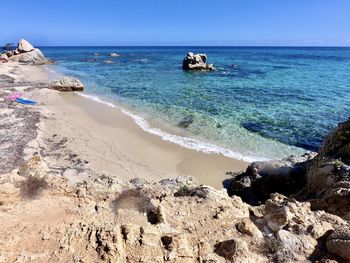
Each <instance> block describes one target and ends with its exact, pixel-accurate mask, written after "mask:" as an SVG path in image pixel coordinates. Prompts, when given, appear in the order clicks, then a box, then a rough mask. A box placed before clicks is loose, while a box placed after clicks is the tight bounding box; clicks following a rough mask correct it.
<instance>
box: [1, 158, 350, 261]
mask: <svg viewBox="0 0 350 263" xmlns="http://www.w3.org/2000/svg"><path fill="white" fill-rule="evenodd" d="M41 162H42V161H41V158H40V156H34V157H33V158H32V159H31V160H29V161H28V162H26V163H24V164H22V165H21V167H20V169H19V171H20V172H19V174H17V173H12V174H6V175H3V176H2V177H0V200H1V206H0V210H1V213H0V219H1V222H3V223H2V227H1V228H0V237H1V238H0V243H1V244H2V246H0V254H1V256H2V258H1V259H2V260H3V262H14V261H15V260H18V259H21V260H22V261H25V260H27V261H28V260H31V262H252V263H253V262H254V263H256V262H311V261H312V262H316V261H319V262H321V260H326V259H333V260H334V259H335V260H341V258H340V257H338V256H343V257H344V255H343V254H341V253H339V252H338V251H336V250H333V249H332V248H331V249H330V250H331V251H332V252H333V253H334V254H331V253H329V252H328V251H327V250H326V249H325V247H326V240H327V237H328V236H329V233H330V232H331V231H333V229H343V228H344V227H349V225H348V223H347V222H346V221H344V220H342V219H341V218H339V217H337V216H334V215H330V214H327V213H325V212H320V211H319V212H313V211H311V210H310V204H309V203H300V202H297V201H296V200H294V199H290V198H287V197H285V196H282V195H274V196H272V198H271V199H269V200H268V201H267V203H266V204H264V205H262V206H259V207H251V206H249V205H247V204H245V203H244V202H242V200H241V199H240V198H239V197H237V196H234V197H232V198H231V197H229V196H228V195H227V193H226V191H225V190H222V191H218V190H215V189H213V188H211V187H207V186H198V185H197V184H196V183H195V182H193V181H192V179H191V178H190V177H179V178H176V179H171V180H162V181H161V182H159V183H150V182H147V181H143V180H142V181H140V180H132V181H131V182H127V183H121V182H119V181H118V180H116V179H114V178H112V177H107V176H100V177H97V178H91V179H88V180H85V181H83V182H81V183H78V184H76V185H72V184H71V183H69V182H68V180H67V179H65V178H64V177H62V176H57V175H55V176H53V175H51V173H50V171H49V170H47V166H46V165H45V164H43V163H41ZM29 178H37V179H40V180H45V182H46V184H45V185H43V184H42V183H38V181H35V180H34V181H33V180H29ZM28 184H29V186H30V187H28ZM184 185H186V187H184ZM38 188H39V190H40V191H38V192H36V193H37V194H36V195H28V194H26V195H24V194H23V193H24V190H26V191H28V189H29V190H30V191H36V190H37V189H38ZM180 193H181V194H180ZM335 233H336V232H334V233H333V234H332V235H330V236H329V238H328V241H327V247H331V246H332V245H333V244H335V243H334V242H338V240H339V239H340V238H339V237H338V236H337V235H336V234H335ZM5 237H6V240H5ZM324 237H326V238H324ZM332 240H334V241H332ZM332 242H333V243H332ZM328 243H329V244H328ZM24 251H25V252H24ZM345 258H346V257H345ZM322 262H324V261H322ZM339 262H341V261H339Z"/></svg>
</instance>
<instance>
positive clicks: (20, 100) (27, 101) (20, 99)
mask: <svg viewBox="0 0 350 263" xmlns="http://www.w3.org/2000/svg"><path fill="white" fill-rule="evenodd" d="M16 102H18V103H22V104H27V105H35V104H36V103H37V102H36V101H34V100H26V99H22V98H17V99H16Z"/></svg>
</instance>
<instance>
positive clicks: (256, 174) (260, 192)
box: [229, 153, 315, 205]
mask: <svg viewBox="0 0 350 263" xmlns="http://www.w3.org/2000/svg"><path fill="white" fill-rule="evenodd" d="M314 156H315V153H306V154H305V155H303V156H301V157H296V156H291V157H288V158H286V159H282V160H276V161H268V162H254V163H251V164H250V165H249V166H248V168H247V170H246V172H245V173H242V174H239V175H237V176H235V178H234V179H233V180H232V182H231V186H230V189H229V191H230V193H231V194H235V195H239V196H241V197H242V199H243V200H244V201H245V202H247V203H249V204H254V205H257V204H258V203H259V202H265V201H266V200H267V199H268V198H269V197H270V194H271V193H275V192H277V193H281V194H284V195H287V196H289V195H291V194H293V193H295V192H297V191H298V190H300V189H302V188H303V187H304V186H305V184H306V178H305V172H306V166H307V162H308V161H309V160H310V159H312V158H313V157H314Z"/></svg>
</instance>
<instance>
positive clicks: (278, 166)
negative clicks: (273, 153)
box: [229, 119, 350, 220]
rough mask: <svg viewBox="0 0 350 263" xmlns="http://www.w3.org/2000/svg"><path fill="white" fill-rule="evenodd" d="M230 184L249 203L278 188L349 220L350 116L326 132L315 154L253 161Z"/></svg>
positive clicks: (316, 207)
mask: <svg viewBox="0 0 350 263" xmlns="http://www.w3.org/2000/svg"><path fill="white" fill-rule="evenodd" d="M229 188H230V190H231V194H237V195H239V196H241V197H242V198H243V200H245V201H247V202H249V203H250V204H254V205H257V204H259V203H261V202H264V201H265V200H266V199H267V198H268V197H269V195H270V194H271V193H275V192H278V193H282V194H285V195H288V196H293V197H295V198H297V199H299V200H304V201H309V202H310V203H311V205H312V209H315V210H326V211H328V212H330V213H333V214H336V215H339V216H341V217H343V218H345V219H348V220H349V219H350V119H349V120H347V121H346V122H344V123H341V124H339V126H338V127H337V128H336V129H335V130H334V131H332V132H331V133H330V134H329V135H328V136H327V138H326V140H325V142H324V145H323V146H322V148H321V149H320V151H319V152H318V154H313V153H312V154H306V155H304V156H302V157H289V158H287V159H283V160H280V161H269V162H256V163H252V164H250V165H249V167H248V168H247V170H246V172H245V173H242V174H238V175H235V177H234V179H232V180H231V181H230V186H229Z"/></svg>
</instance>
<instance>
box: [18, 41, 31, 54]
mask: <svg viewBox="0 0 350 263" xmlns="http://www.w3.org/2000/svg"><path fill="white" fill-rule="evenodd" d="M17 50H18V51H19V52H20V53H23V52H30V51H32V50H34V47H33V46H32V44H30V43H29V42H28V41H27V40H25V39H21V40H20V41H19V42H18V46H17Z"/></svg>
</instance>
